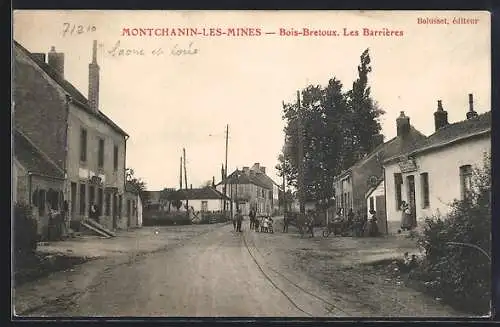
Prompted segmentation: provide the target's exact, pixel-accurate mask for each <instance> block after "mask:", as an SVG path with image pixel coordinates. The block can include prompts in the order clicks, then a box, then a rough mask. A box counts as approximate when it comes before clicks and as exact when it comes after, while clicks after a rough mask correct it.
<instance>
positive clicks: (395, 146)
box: [336, 125, 426, 179]
mask: <svg viewBox="0 0 500 327" xmlns="http://www.w3.org/2000/svg"><path fill="white" fill-rule="evenodd" d="M425 139H426V136H425V135H424V134H422V133H421V132H420V131H418V130H417V129H416V128H415V127H413V125H410V132H409V134H408V136H407V137H404V138H403V137H399V136H395V137H393V138H392V139H390V140H389V141H387V142H385V143H382V144H381V145H379V146H378V147H376V148H375V149H374V150H373V151H372V152H370V153H369V154H368V155H367V156H366V157H365V158H363V159H361V160H359V161H357V162H356V163H355V164H354V165H353V166H351V167H350V168H349V169H346V170H345V171H343V172H342V173H341V174H339V175H338V176H337V178H336V179H338V178H341V177H344V176H345V175H346V174H347V173H349V172H350V171H352V170H353V169H355V168H358V167H361V166H363V165H364V164H365V163H367V162H368V161H370V160H372V159H373V158H377V157H378V161H380V162H383V161H386V160H389V159H390V158H393V157H395V156H397V157H399V155H401V154H403V153H407V152H408V151H412V150H414V149H416V148H417V147H418V146H419V144H421V142H423V141H424V140H425Z"/></svg>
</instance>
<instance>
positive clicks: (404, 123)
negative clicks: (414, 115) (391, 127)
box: [396, 111, 410, 137]
mask: <svg viewBox="0 0 500 327" xmlns="http://www.w3.org/2000/svg"><path fill="white" fill-rule="evenodd" d="M396 126H397V132H398V137H405V136H406V135H408V133H409V132H410V117H408V116H405V112H404V111H401V112H400V114H399V117H398V118H397V119H396Z"/></svg>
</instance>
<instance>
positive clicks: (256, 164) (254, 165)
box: [253, 162, 260, 170]
mask: <svg viewBox="0 0 500 327" xmlns="http://www.w3.org/2000/svg"><path fill="white" fill-rule="evenodd" d="M253 168H254V169H255V170H260V163H258V162H256V163H254V164H253Z"/></svg>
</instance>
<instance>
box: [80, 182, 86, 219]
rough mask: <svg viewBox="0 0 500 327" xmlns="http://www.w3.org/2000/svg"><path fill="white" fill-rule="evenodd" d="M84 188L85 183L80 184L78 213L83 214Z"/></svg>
mask: <svg viewBox="0 0 500 327" xmlns="http://www.w3.org/2000/svg"><path fill="white" fill-rule="evenodd" d="M85 190H86V185H85V184H80V215H82V216H83V215H85Z"/></svg>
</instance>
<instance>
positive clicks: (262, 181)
mask: <svg viewBox="0 0 500 327" xmlns="http://www.w3.org/2000/svg"><path fill="white" fill-rule="evenodd" d="M266 177H267V175H266V174H264V173H258V172H250V171H249V172H248V173H245V172H244V171H243V170H238V169H236V170H235V171H233V172H232V173H231V174H230V175H229V176H227V183H228V184H254V185H257V186H260V187H262V188H265V189H272V188H273V182H272V180H271V178H269V177H267V178H269V179H266ZM269 181H271V182H269ZM222 183H224V181H222V182H220V183H219V184H217V185H220V184H222Z"/></svg>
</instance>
